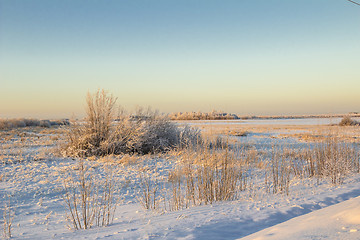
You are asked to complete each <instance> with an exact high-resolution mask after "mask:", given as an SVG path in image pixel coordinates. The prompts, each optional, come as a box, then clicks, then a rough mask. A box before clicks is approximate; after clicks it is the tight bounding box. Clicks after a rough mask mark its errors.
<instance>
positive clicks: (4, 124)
mask: <svg viewBox="0 0 360 240" xmlns="http://www.w3.org/2000/svg"><path fill="white" fill-rule="evenodd" d="M69 124H70V123H69V121H68V120H54V121H50V120H38V119H26V118H19V119H0V130H7V129H13V128H22V127H47V128H49V127H51V126H61V125H69Z"/></svg>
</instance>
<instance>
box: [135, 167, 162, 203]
mask: <svg viewBox="0 0 360 240" xmlns="http://www.w3.org/2000/svg"><path fill="white" fill-rule="evenodd" d="M138 199H139V201H140V203H141V205H142V206H143V207H144V208H145V209H154V210H155V209H157V207H158V183H157V182H156V181H155V180H153V179H151V177H150V176H149V175H147V174H145V173H143V174H142V175H141V178H140V197H139V198H138Z"/></svg>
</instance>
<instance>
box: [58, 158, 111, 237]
mask: <svg viewBox="0 0 360 240" xmlns="http://www.w3.org/2000/svg"><path fill="white" fill-rule="evenodd" d="M69 174H70V175H69V176H67V178H65V179H64V183H63V188H64V192H65V193H64V194H63V200H64V203H65V206H66V209H67V216H66V218H67V220H68V221H69V222H70V226H69V228H73V229H75V230H78V229H89V228H91V227H92V226H94V225H95V226H107V225H109V224H111V223H112V221H113V218H114V212H115V209H116V205H117V200H116V199H115V196H114V192H115V191H116V188H117V186H116V183H115V182H114V180H113V173H112V171H111V167H109V168H108V169H107V171H106V173H105V180H104V181H101V180H99V179H98V178H97V176H96V175H95V174H94V173H93V172H92V170H91V168H89V167H88V166H87V165H86V164H85V163H84V161H82V160H81V161H79V162H78V165H77V167H76V168H75V169H73V170H72V171H71V172H70V173H69Z"/></svg>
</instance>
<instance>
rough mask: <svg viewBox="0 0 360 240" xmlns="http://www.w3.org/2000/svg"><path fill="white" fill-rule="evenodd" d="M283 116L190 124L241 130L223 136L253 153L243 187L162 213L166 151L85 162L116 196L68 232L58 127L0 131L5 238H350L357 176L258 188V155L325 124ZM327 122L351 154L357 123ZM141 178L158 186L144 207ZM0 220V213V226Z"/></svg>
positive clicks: (355, 229) (298, 142)
mask: <svg viewBox="0 0 360 240" xmlns="http://www.w3.org/2000/svg"><path fill="white" fill-rule="evenodd" d="M271 121H272V120H271ZM291 121H292V120H288V122H287V123H286V124H284V125H286V127H281V126H280V127H279V126H278V125H276V126H275V125H272V124H271V122H267V123H264V124H262V125H261V124H254V125H245V126H244V125H241V126H237V125H233V124H227V123H226V122H225V123H224V122H223V123H220V122H216V123H211V124H205V125H207V126H204V125H201V126H200V124H197V125H198V126H199V127H202V128H203V129H204V130H205V131H207V132H212V134H221V135H223V136H225V134H224V133H226V132H231V131H232V130H236V131H245V132H247V134H246V135H244V136H242V137H239V136H234V135H231V134H230V135H227V136H226V138H228V139H229V141H230V142H231V143H233V144H238V145H239V146H241V147H240V148H239V149H246V150H247V151H248V153H253V154H255V155H256V157H255V158H256V159H258V160H257V162H256V164H254V165H251V164H250V165H248V166H249V167H248V168H247V169H246V174H247V178H246V181H247V188H246V190H244V191H241V192H239V194H238V195H237V197H236V199H234V200H231V201H219V202H215V203H213V204H208V205H204V204H201V205H197V206H190V207H188V208H181V209H180V210H176V211H175V210H170V209H169V207H167V205H166V204H167V200H166V199H164V198H163V197H161V196H168V195H167V194H168V193H169V191H168V186H169V185H168V182H169V173H170V172H171V171H172V170H174V169H176V168H177V167H178V166H179V159H178V158H177V156H176V154H175V153H171V154H157V155H146V156H130V155H124V156H109V157H103V158H89V159H87V160H86V165H87V166H88V167H89V169H91V171H92V174H93V176H94V177H95V179H96V181H98V182H100V181H102V179H104V178H105V176H106V174H107V173H106V171H105V169H106V168H107V167H110V168H111V169H112V172H113V174H114V176H113V181H114V183H115V186H116V191H115V197H116V198H117V199H118V200H119V204H118V206H117V208H116V211H115V213H114V221H113V222H112V224H110V225H109V226H107V227H92V228H90V229H87V230H74V229H71V224H70V223H69V221H68V220H67V219H66V213H67V211H66V205H65V203H64V201H63V195H64V187H63V186H64V182H65V181H66V179H67V177H68V176H69V173H71V172H74V171H76V170H77V167H78V162H79V160H80V159H77V158H65V157H61V154H60V153H59V145H61V143H62V142H63V141H64V140H63V137H64V131H63V130H62V128H51V129H41V128H25V129H19V130H11V131H4V132H1V136H0V146H1V147H0V164H1V165H0V199H1V202H0V216H3V213H4V211H6V209H8V208H6V207H5V206H6V205H8V201H9V199H10V213H11V214H10V217H11V218H13V219H12V226H11V235H12V238H13V239H241V238H243V239H360V221H359V218H360V217H359V216H360V209H359V206H360V200H359V198H358V196H360V175H359V174H358V173H348V174H347V175H346V177H345V178H344V182H343V184H338V185H334V184H332V183H331V181H329V179H327V178H321V179H318V178H301V177H294V178H291V180H290V182H289V194H285V193H284V192H283V193H281V192H278V193H273V192H272V188H273V186H272V185H271V184H269V185H266V184H263V182H264V178H266V176H265V175H264V171H263V169H262V167H261V166H262V164H261V162H262V157H264V156H266V152H268V151H270V150H271V148H273V146H274V145H279V146H281V148H285V147H286V148H288V149H290V150H293V151H294V152H290V153H289V155H291V154H294V153H295V152H297V151H301V149H308V148H309V147H312V146H313V144H315V142H316V141H318V140H319V139H321V138H320V137H319V136H320V135H321V130H316V129H321V128H326V129H328V128H329V127H328V126H326V127H324V126H318V124H316V123H314V125H316V126H314V125H310V124H305V125H306V126H299V124H298V122H297V121H298V120H294V121H295V122H291ZM315 121H317V120H315ZM292 124H294V126H293V127H288V126H289V125H292ZM300 125H301V124H300ZM334 128H336V129H332V131H335V132H336V133H337V134H339V135H341V139H343V140H345V141H349V142H351V144H352V145H351V146H354V148H355V149H357V150H358V148H359V137H360V134H359V130H358V128H355V127H346V128H338V127H334ZM304 136H307V138H305V137H304ZM247 156H250V155H247ZM357 156H358V155H357ZM357 160H358V161H359V159H357ZM255 166H258V167H255ZM144 175H145V176H149V178H150V179H151V181H152V182H153V183H156V184H157V186H158V192H159V193H158V196H159V198H158V203H157V207H156V209H153V210H147V209H145V208H144V207H143V206H142V204H141V201H142V197H143V194H142V190H143V187H142V184H143V179H144V178H143V176H144ZM269 189H271V191H270V190H269ZM4 220H5V217H4V218H1V219H0V223H1V230H3V229H2V228H3V227H5V224H4Z"/></svg>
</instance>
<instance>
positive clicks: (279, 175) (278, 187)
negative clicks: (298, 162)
mask: <svg viewBox="0 0 360 240" xmlns="http://www.w3.org/2000/svg"><path fill="white" fill-rule="evenodd" d="M282 150H283V149H282ZM282 150H279V149H278V148H276V147H273V148H272V153H271V161H270V164H271V165H270V166H271V176H272V190H273V193H285V194H286V195H289V187H290V174H291V160H289V159H287V158H286V156H285V154H284V153H283V152H282Z"/></svg>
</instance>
